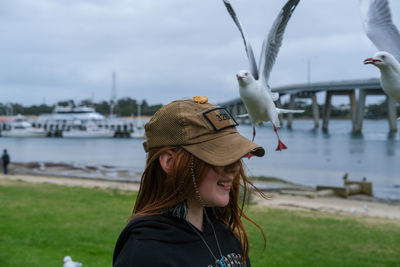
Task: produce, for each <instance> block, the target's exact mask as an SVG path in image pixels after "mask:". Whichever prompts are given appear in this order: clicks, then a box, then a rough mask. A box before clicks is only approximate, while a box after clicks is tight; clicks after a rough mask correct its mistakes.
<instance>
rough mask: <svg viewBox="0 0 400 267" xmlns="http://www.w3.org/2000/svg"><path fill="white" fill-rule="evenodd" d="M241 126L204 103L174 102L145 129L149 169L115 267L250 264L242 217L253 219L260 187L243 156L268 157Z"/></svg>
mask: <svg viewBox="0 0 400 267" xmlns="http://www.w3.org/2000/svg"><path fill="white" fill-rule="evenodd" d="M236 126H237V123H236V121H235V120H234V119H233V118H232V117H231V115H230V114H229V113H228V112H227V111H226V110H225V109H224V108H220V107H217V106H214V105H212V104H209V103H207V99H206V98H204V97H200V98H197V97H194V100H177V101H174V102H172V103H170V104H168V105H166V106H164V107H163V108H161V109H160V110H159V111H158V112H157V113H156V114H155V115H154V116H153V117H152V119H151V120H150V121H149V122H148V123H147V124H146V126H145V130H146V139H147V141H146V142H145V143H144V144H143V145H144V148H145V151H146V152H147V163H146V168H145V171H144V173H143V176H142V181H141V184H140V189H139V193H138V197H137V200H136V203H135V206H134V209H133V213H132V216H131V220H130V222H129V223H128V225H127V226H126V227H125V229H124V230H123V231H122V233H121V234H120V236H119V238H118V241H117V244H116V246H115V250H114V258H113V265H114V266H115V267H121V266H124V267H128V266H149V267H150V266H151V267H153V266H185V267H186V266H205V267H208V266H250V262H249V259H248V250H249V240H248V237H247V234H246V231H245V228H244V226H243V223H242V218H244V219H247V220H249V221H251V220H250V219H249V218H248V217H247V216H246V215H245V214H244V213H243V206H244V204H245V199H246V193H247V192H248V190H249V188H248V187H249V186H252V187H253V188H255V187H254V186H253V184H252V183H251V182H250V181H249V180H248V178H247V177H246V175H245V174H244V171H243V166H242V161H241V158H243V157H251V156H253V155H255V156H259V157H262V156H263V155H264V153H265V151H264V149H263V148H262V147H260V146H258V145H257V144H255V143H253V142H251V141H250V140H248V139H246V138H245V137H243V136H242V135H240V134H239V133H238V132H237V129H236ZM240 188H242V201H241V203H239V191H240ZM255 189H256V191H257V192H258V193H260V194H261V195H263V194H262V192H261V191H259V190H258V189H257V188H255ZM251 222H253V221H251ZM253 223H254V222H253ZM254 224H255V223H254ZM256 225H257V224H256ZM257 226H258V225H257ZM259 228H260V227H259ZM260 230H261V232H262V234H263V236H264V233H263V231H262V229H261V228H260ZM264 240H265V236H264Z"/></svg>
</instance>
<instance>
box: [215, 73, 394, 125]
mask: <svg viewBox="0 0 400 267" xmlns="http://www.w3.org/2000/svg"><path fill="white" fill-rule="evenodd" d="M272 91H273V92H277V93H279V95H280V96H282V95H286V94H288V95H290V101H289V109H294V105H295V101H296V99H297V98H311V100H312V111H313V119H314V124H315V127H316V128H318V127H319V123H320V114H319V109H318V103H317V94H318V93H321V92H326V96H325V104H324V107H323V114H322V130H323V131H328V124H329V118H330V113H331V106H332V104H331V103H332V97H333V96H335V95H348V96H349V101H350V114H351V121H352V131H353V133H361V131H362V124H363V120H364V113H365V100H366V98H367V96H368V95H386V94H385V93H384V92H383V90H382V87H381V85H380V82H379V79H367V80H348V81H332V82H320V83H306V84H295V85H288V86H281V87H275V88H273V89H272ZM356 92H357V94H356ZM219 105H220V106H223V107H226V108H227V109H228V110H229V111H230V112H231V113H232V114H233V115H240V114H246V113H247V111H246V107H245V106H244V104H243V102H242V100H241V99H240V98H236V99H233V100H231V101H227V102H224V103H220V104H219ZM276 105H277V106H278V107H280V106H281V103H280V100H278V101H277V102H276ZM386 105H387V109H388V117H387V119H388V122H389V131H390V132H397V111H396V102H395V101H394V100H393V99H392V98H391V97H389V96H387V95H386ZM280 120H281V122H283V116H282V115H280ZM286 120H287V127H288V128H291V127H292V121H293V114H287V115H286Z"/></svg>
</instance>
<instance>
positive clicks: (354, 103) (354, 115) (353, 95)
mask: <svg viewBox="0 0 400 267" xmlns="http://www.w3.org/2000/svg"><path fill="white" fill-rule="evenodd" d="M349 97H350V115H351V125H352V131H353V132H354V130H355V128H356V124H357V100H356V90H353V91H351V92H350V93H349Z"/></svg>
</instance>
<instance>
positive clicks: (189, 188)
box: [130, 147, 266, 261]
mask: <svg viewBox="0 0 400 267" xmlns="http://www.w3.org/2000/svg"><path fill="white" fill-rule="evenodd" d="M167 150H173V151H175V154H174V159H173V166H172V168H171V171H170V172H169V173H168V174H167V173H165V172H164V171H163V169H162V168H161V165H160V162H159V156H160V155H161V154H162V153H164V152H165V151H167ZM192 162H193V166H194V173H195V174H196V175H195V177H196V183H197V184H200V183H201V181H202V179H203V177H204V175H205V173H206V171H207V170H209V169H210V168H212V167H213V166H211V165H209V164H207V163H205V162H203V161H201V160H200V159H198V158H196V157H195V156H193V155H192V154H190V153H189V152H187V151H186V150H184V149H183V148H181V147H164V148H161V149H160V150H158V151H150V152H149V153H148V156H147V162H146V169H145V171H144V172H143V175H142V180H141V184H140V189H139V193H138V196H137V199H136V202H135V206H134V208H133V212H132V216H131V218H130V219H133V218H134V217H137V216H143V215H152V214H161V213H163V211H165V210H166V209H168V208H170V207H173V206H175V205H176V204H178V203H180V202H182V201H184V200H185V199H188V198H189V197H191V196H193V195H194V194H195V191H194V187H193V181H192V175H191V166H192ZM239 164H240V170H239V174H238V176H237V177H236V178H235V179H234V182H233V184H232V187H231V190H230V192H229V203H228V205H227V206H225V207H223V208H221V212H220V213H218V215H217V218H218V219H219V220H221V221H223V222H224V223H225V224H226V225H227V226H228V227H229V229H230V230H231V231H232V232H233V233H235V234H236V236H237V237H238V238H239V240H240V243H241V244H242V248H241V249H242V257H243V259H247V257H248V251H249V240H248V236H247V233H246V230H245V228H244V226H243V223H242V220H241V219H242V218H244V219H246V220H248V221H250V222H251V223H253V224H254V225H255V226H256V227H258V229H259V230H260V231H261V233H262V235H263V237H264V247H265V245H266V237H265V233H264V231H263V230H262V228H261V227H260V226H259V225H258V224H257V223H255V222H254V221H253V220H252V219H250V218H249V217H247V216H246V214H245V213H244V212H243V208H244V205H245V204H246V200H247V198H248V194H249V193H250V188H253V189H254V190H255V191H256V192H258V193H259V194H260V195H261V196H263V197H266V196H265V194H264V193H263V192H262V191H260V190H259V189H258V188H257V187H255V186H254V185H253V183H252V182H251V181H250V180H249V179H248V178H247V176H246V175H245V173H244V170H243V166H242V162H241V161H239ZM240 187H242V191H243V195H242V201H241V203H239V191H240ZM244 261H245V260H244Z"/></svg>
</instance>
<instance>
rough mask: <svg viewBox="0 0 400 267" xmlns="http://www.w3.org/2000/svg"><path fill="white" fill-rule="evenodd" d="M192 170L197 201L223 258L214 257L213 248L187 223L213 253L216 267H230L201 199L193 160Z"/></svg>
mask: <svg viewBox="0 0 400 267" xmlns="http://www.w3.org/2000/svg"><path fill="white" fill-rule="evenodd" d="M190 170H191V172H192V180H193V186H194V191H195V193H196V197H197V199H198V200H199V202H200V204H201V205H202V206H203V210H204V214H205V217H206V219H207V223H209V224H210V225H211V228H212V230H213V233H214V237H215V242H216V243H217V247H218V251H219V254H220V255H221V258H220V259H218V258H217V257H216V256H215V255H214V253H213V252H212V250H211V248H210V247H209V245H208V244H207V242H206V240H205V239H204V238H203V236H202V235H201V234H200V233H199V230H196V228H195V227H194V226H193V225H192V224H191V223H190V222H188V221H186V222H187V223H188V224H189V226H190V227H191V228H192V229H193V231H194V232H195V233H196V234H197V235H198V236H199V237H200V239H201V240H202V241H203V243H204V245H206V247H207V249H208V251H209V252H210V253H211V255H212V256H213V258H214V260H215V266H216V267H228V266H227V265H226V263H225V257H224V256H223V255H222V252H221V248H220V246H219V242H218V238H217V234H216V233H215V229H214V226H213V224H212V222H211V220H210V219H209V218H208V215H207V211H206V210H205V204H204V201H203V199H202V198H201V196H200V192H199V188H198V187H197V183H196V177H195V175H194V162H193V159H192V160H191V164H190Z"/></svg>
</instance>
